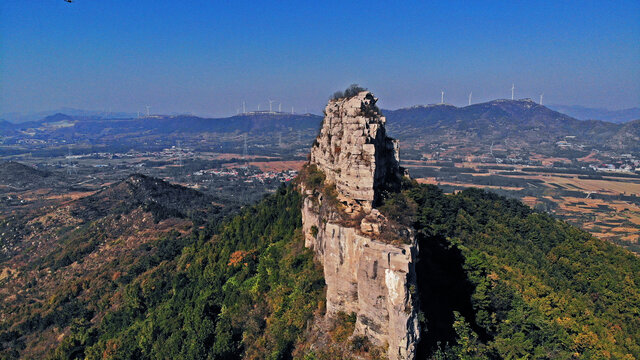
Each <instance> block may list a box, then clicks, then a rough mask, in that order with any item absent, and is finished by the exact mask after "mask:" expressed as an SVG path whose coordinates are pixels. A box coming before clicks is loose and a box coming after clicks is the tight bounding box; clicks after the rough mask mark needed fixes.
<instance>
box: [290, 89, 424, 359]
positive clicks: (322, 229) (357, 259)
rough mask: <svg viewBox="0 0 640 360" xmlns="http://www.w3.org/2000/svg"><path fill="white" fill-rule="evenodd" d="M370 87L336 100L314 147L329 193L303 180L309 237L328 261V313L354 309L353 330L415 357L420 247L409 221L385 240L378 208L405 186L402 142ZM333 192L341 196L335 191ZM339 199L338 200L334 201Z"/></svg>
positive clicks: (394, 353) (390, 351)
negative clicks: (390, 133) (396, 237)
mask: <svg viewBox="0 0 640 360" xmlns="http://www.w3.org/2000/svg"><path fill="white" fill-rule="evenodd" d="M375 102H376V99H375V98H374V97H373V95H372V94H371V93H370V92H361V93H359V94H358V95H357V96H354V97H351V98H347V99H338V100H332V101H330V102H329V104H328V105H327V107H326V110H325V112H326V117H325V119H324V122H323V125H322V129H321V131H320V134H319V135H318V138H317V139H316V142H315V143H314V146H313V148H312V151H311V160H310V166H314V165H315V167H316V168H317V170H319V171H321V172H322V173H323V174H324V176H325V184H324V187H325V189H326V188H327V187H329V188H333V186H335V190H336V191H335V192H334V193H332V194H327V193H326V192H323V191H319V190H318V189H313V188H310V186H308V185H307V186H306V188H305V185H304V183H303V185H302V187H303V192H304V194H305V199H304V201H303V207H302V222H303V230H304V233H305V245H306V246H307V247H309V248H312V249H314V251H315V254H316V257H317V259H318V260H319V261H320V262H321V263H322V264H323V265H324V276H325V282H326V284H327V302H326V303H327V316H328V317H334V316H335V315H336V314H337V313H339V312H346V313H355V314H356V315H357V318H356V326H355V331H354V335H359V336H366V337H367V338H368V339H369V340H370V341H371V342H372V343H373V344H374V345H377V346H380V347H386V348H387V355H388V357H389V359H391V360H394V359H412V358H414V356H415V345H416V343H417V341H418V337H419V324H418V316H417V306H416V304H415V301H416V299H415V296H414V295H413V294H414V293H415V289H416V287H415V286H416V278H415V259H417V255H418V254H417V253H418V248H417V245H416V242H415V239H414V236H413V234H412V232H411V230H410V229H404V231H403V234H402V236H401V238H402V240H401V241H383V240H382V238H383V237H382V236H381V232H383V231H384V229H385V228H388V227H387V224H388V221H387V219H386V218H385V217H384V216H383V215H382V214H381V213H380V212H379V211H378V210H377V209H375V205H376V203H377V202H378V201H379V199H380V196H381V194H380V193H381V191H383V190H385V189H386V190H392V191H393V190H394V189H397V188H399V185H400V181H401V176H402V171H401V169H400V167H399V166H398V151H397V148H398V144H397V142H396V141H395V140H393V139H391V138H389V137H387V136H386V132H385V128H384V125H385V118H384V117H383V116H382V115H381V114H380V113H379V111H378V109H377V107H376V106H375ZM332 197H335V199H332ZM336 200H337V201H336Z"/></svg>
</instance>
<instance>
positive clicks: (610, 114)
mask: <svg viewBox="0 0 640 360" xmlns="http://www.w3.org/2000/svg"><path fill="white" fill-rule="evenodd" d="M548 106H549V108H551V109H553V110H555V111H558V112H561V113H564V114H567V115H569V116H573V117H574V118H576V119H579V120H603V121H609V122H613V123H618V124H621V123H626V122H628V121H632V120H637V119H640V108H638V107H633V108H629V109H622V110H609V109H603V108H590V107H586V106H579V105H555V104H554V105H548Z"/></svg>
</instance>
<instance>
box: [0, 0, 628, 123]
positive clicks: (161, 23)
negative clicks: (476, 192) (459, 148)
mask: <svg viewBox="0 0 640 360" xmlns="http://www.w3.org/2000/svg"><path fill="white" fill-rule="evenodd" d="M0 11H1V13H0V113H3V112H12V111H18V112H32V111H41V110H48V109H55V108H60V107H64V106H66V107H75V108H82V109H90V110H108V109H112V110H113V111H116V110H118V111H132V112H135V111H143V110H144V106H145V105H150V106H151V109H152V112H155V113H173V112H193V113H195V114H199V115H216V116H219V115H230V114H234V113H235V112H236V110H237V109H238V108H240V107H241V104H242V101H243V100H244V101H246V103H247V106H248V108H249V109H255V108H256V107H257V105H258V103H262V105H261V106H262V109H264V108H265V106H268V105H267V102H266V101H267V99H274V100H276V101H280V102H282V104H283V109H287V110H290V109H291V106H294V107H295V110H296V111H297V112H298V111H300V112H301V111H304V110H305V109H306V110H308V111H310V112H315V113H319V112H321V110H322V108H323V105H324V103H325V102H326V100H327V98H328V97H329V95H330V94H331V93H333V92H334V91H335V90H337V89H341V88H344V87H346V86H347V85H348V84H350V83H352V82H356V83H359V84H361V85H363V86H366V87H368V88H369V89H371V90H373V91H374V93H375V94H376V95H377V96H378V97H379V98H380V104H381V106H383V107H385V108H398V107H404V106H411V105H416V104H427V103H435V102H439V100H440V90H441V89H444V91H445V100H446V102H448V103H453V104H454V105H464V104H466V102H467V96H468V94H469V92H470V91H473V100H474V102H480V101H487V100H492V99H495V98H506V97H509V96H510V88H511V84H512V83H515V86H516V97H518V98H524V97H531V98H535V99H536V100H537V99H538V97H539V94H540V93H542V92H543V93H544V94H545V95H544V99H545V102H546V103H556V104H579V105H585V106H592V107H608V108H612V109H619V108H626V107H633V106H639V105H640V1H637V0H634V1H540V2H534V1H517V0H512V1H473V2H471V1H469V2H464V1H438V2H411V1H402V2H400V1H380V2H376V1H365V2H363V1H357V2H356V1H354V2H349V1H336V2H331V1H318V2H304V1H278V2H266V1H265V2H261V3H260V4H255V2H244V1H233V2H218V1H198V0H189V1H165V0H153V1H144V0H137V1H122V0H108V1H98V0H75V2H74V3H71V4H69V3H66V2H64V1H63V0H29V1H25V0H3V1H2V2H1V4H0Z"/></svg>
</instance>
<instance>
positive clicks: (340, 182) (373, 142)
mask: <svg viewBox="0 0 640 360" xmlns="http://www.w3.org/2000/svg"><path fill="white" fill-rule="evenodd" d="M376 101H377V99H376V98H375V97H374V96H373V94H371V93H370V92H368V91H362V92H360V93H359V94H358V95H356V96H353V97H350V98H343V99H337V100H331V101H329V103H328V104H327V106H326V108H325V114H326V115H325V118H324V121H323V122H322V128H321V129H320V134H319V135H318V137H317V139H316V141H315V143H314V145H313V147H312V149H311V163H312V164H316V165H317V166H318V168H320V169H322V171H323V172H324V173H325V175H326V177H327V181H330V182H333V183H334V184H335V185H336V189H337V190H338V193H340V194H341V195H343V196H345V197H346V198H349V199H352V200H355V201H356V202H358V203H361V204H362V205H363V206H364V207H366V208H371V205H372V204H373V203H375V202H376V201H377V200H378V199H379V193H380V191H381V190H382V189H383V187H392V188H393V187H397V186H399V184H400V180H401V178H402V173H401V170H400V166H399V158H398V141H397V140H393V139H391V138H390V137H387V134H386V131H385V123H386V119H385V117H384V116H382V114H381V113H380V111H379V110H378V108H377V106H376Z"/></svg>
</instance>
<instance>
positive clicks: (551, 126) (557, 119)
mask: <svg viewBox="0 0 640 360" xmlns="http://www.w3.org/2000/svg"><path fill="white" fill-rule="evenodd" d="M384 114H385V115H386V116H387V119H388V123H389V129H390V132H391V133H392V134H394V136H396V137H397V138H398V139H401V140H403V141H406V140H413V139H415V138H419V137H426V139H432V138H434V137H440V138H442V137H446V136H453V137H458V138H459V139H461V140H465V141H471V142H474V141H482V142H489V143H490V142H491V141H504V140H505V139H508V140H512V141H514V142H516V143H524V145H525V146H527V147H529V148H531V149H534V148H536V147H538V148H539V147H540V146H541V145H543V146H544V145H545V144H546V145H553V144H554V143H555V142H556V141H558V140H562V139H564V137H565V136H575V137H576V139H577V140H578V141H581V142H584V143H587V144H593V145H600V146H604V147H611V148H623V149H634V150H637V149H640V145H638V144H635V143H631V142H625V143H620V142H617V141H615V140H612V139H613V138H615V137H616V136H621V134H628V133H629V132H631V133H632V134H633V135H640V134H637V133H635V131H636V129H635V128H633V129H631V130H628V129H624V125H620V124H614V123H610V122H605V121H597V120H590V121H581V120H577V119H574V118H572V117H570V116H568V115H565V114H562V113H559V112H557V111H553V110H551V109H549V108H547V107H545V106H542V105H539V104H537V103H535V102H533V101H532V100H530V99H524V100H494V101H490V102H486V103H480V104H473V105H470V106H465V107H455V106H452V105H446V104H439V105H428V106H415V107H411V108H405V109H398V110H385V111H384Z"/></svg>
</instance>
